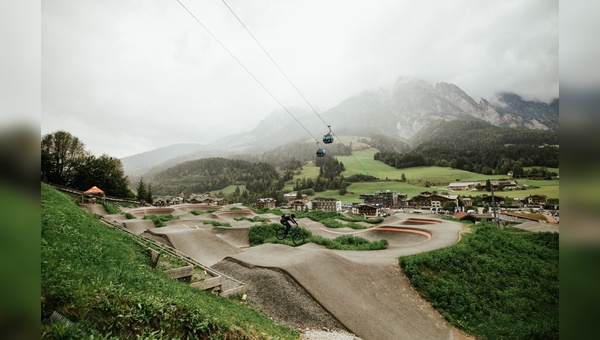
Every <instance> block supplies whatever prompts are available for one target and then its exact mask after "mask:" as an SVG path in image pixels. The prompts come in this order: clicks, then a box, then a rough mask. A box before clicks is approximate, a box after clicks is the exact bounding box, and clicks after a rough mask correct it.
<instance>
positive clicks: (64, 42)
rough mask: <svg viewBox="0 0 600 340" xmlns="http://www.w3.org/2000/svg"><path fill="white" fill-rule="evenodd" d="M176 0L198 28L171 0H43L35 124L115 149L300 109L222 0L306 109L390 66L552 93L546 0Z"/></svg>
mask: <svg viewBox="0 0 600 340" xmlns="http://www.w3.org/2000/svg"><path fill="white" fill-rule="evenodd" d="M180 1H181V3H182V4H183V5H184V6H185V7H187V9H188V10H189V11H190V12H191V13H193V15H194V16H195V17H196V18H197V19H198V21H200V23H201V24H202V25H203V26H204V27H206V29H208V31H210V33H209V32H208V31H207V30H205V29H204V28H203V27H202V25H201V24H200V23H198V21H196V19H194V17H193V16H192V15H190V13H188V12H187V11H186V9H185V8H184V7H183V6H182V5H181V4H180V3H179V2H178V1H177V0H161V1H159V0H103V1H98V0H77V1H73V0H49V1H43V2H42V9H41V19H42V21H41V29H42V38H41V43H42V44H41V56H42V58H41V63H42V64H41V68H42V78H41V79H42V89H41V91H42V95H41V98H42V101H41V133H42V135H43V134H46V133H51V132H54V131H57V130H66V131H68V132H70V133H71V134H73V135H75V136H77V137H79V138H80V139H81V140H82V141H83V142H84V143H85V145H86V148H87V149H88V150H89V151H91V152H92V153H94V154H96V155H98V156H99V155H101V154H104V153H106V154H108V155H110V156H114V157H119V158H121V157H126V156H130V155H134V154H137V153H141V152H145V151H150V150H153V149H156V148H159V147H163V146H167V145H171V144H175V143H183V142H193V143H208V142H211V141H213V140H215V139H217V138H219V137H222V136H226V135H230V134H233V133H238V132H244V131H249V130H250V129H252V128H254V127H255V126H256V125H257V123H258V122H259V121H260V120H261V119H263V118H265V117H266V116H267V115H269V114H270V113H271V112H272V111H274V110H277V109H281V106H280V105H279V104H278V102H277V101H279V102H281V103H282V104H283V105H284V106H286V107H288V108H290V107H296V108H301V109H304V110H307V111H310V112H312V110H311V109H310V107H308V106H307V104H306V103H305V102H304V100H303V99H302V98H301V97H300V95H299V94H298V93H297V92H296V90H295V89H294V88H293V87H292V85H290V84H289V83H288V81H287V80H286V79H285V78H284V76H283V75H282V74H281V73H280V72H279V71H278V70H277V68H276V67H275V66H274V65H273V63H272V62H271V61H270V60H269V58H268V57H267V56H266V55H265V53H264V52H263V51H262V50H261V49H260V47H259V46H258V45H257V44H256V42H255V41H254V40H253V39H252V37H251V36H250V35H249V34H248V32H247V31H246V30H245V29H244V26H242V25H241V24H240V22H239V21H238V20H237V19H236V17H235V16H234V14H232V12H231V11H230V10H229V9H228V7H227V6H226V4H227V5H228V6H229V7H230V8H231V9H232V10H233V12H234V13H235V14H236V15H237V17H239V19H240V20H241V21H242V22H243V24H244V25H245V26H246V27H247V28H248V30H249V31H250V32H251V33H252V34H253V35H254V37H256V39H257V40H258V41H259V42H260V43H261V44H262V46H263V47H264V48H265V49H266V50H267V51H268V53H269V54H270V56H271V57H272V58H273V59H274V60H275V61H276V62H277V64H278V65H279V66H280V67H281V69H283V71H284V72H285V74H286V75H287V76H288V77H289V78H290V79H291V80H292V81H293V83H294V84H295V85H296V87H297V88H298V89H299V90H300V91H301V93H302V94H303V95H304V96H305V97H306V99H307V100H308V101H309V102H310V103H311V105H312V106H313V107H315V108H316V110H317V111H318V112H324V111H326V110H327V109H329V108H331V107H333V106H335V105H337V104H339V103H340V102H341V101H343V100H345V99H347V98H349V97H351V96H353V95H356V94H358V93H360V92H362V91H365V90H367V91H372V90H377V89H379V88H384V89H386V90H391V89H392V86H393V84H394V82H395V81H396V80H397V79H398V78H399V77H401V76H403V77H409V78H420V79H424V80H427V81H430V82H431V83H436V82H441V81H444V82H449V83H453V84H456V85H457V86H459V87H460V88H462V89H463V90H464V91H466V92H467V93H468V94H469V95H470V96H472V97H473V98H474V99H475V100H476V101H479V99H480V98H481V97H483V98H486V99H492V98H493V96H494V94H495V93H497V92H500V91H511V92H515V93H517V94H519V95H521V96H523V97H524V98H525V99H529V100H539V101H544V102H548V101H550V100H551V99H553V98H555V97H557V96H558V80H559V75H558V68H559V67H558V63H559V60H558V46H559V31H558V28H559V25H558V20H559V12H558V7H559V6H558V1H557V0H551V1H549V0H527V1H523V0H506V1H481V0H453V1H444V0H439V1H434V0H419V1H389V0H387V1H383V0H364V1H363V0H361V1H349V0H327V1H323V0H279V1H274V0H254V1H242V0H225V1H221V0H202V1H200V0H194V1H192V0H180ZM211 34H212V35H214V36H215V37H216V38H217V39H219V41H220V42H221V43H222V44H223V45H224V46H225V47H226V48H227V49H228V50H229V51H230V52H231V54H233V55H234V56H235V58H236V59H237V60H239V61H240V62H241V63H242V64H243V65H244V67H245V68H247V69H248V70H249V71H250V72H251V73H252V74H253V75H254V76H255V77H256V78H257V79H258V80H259V81H260V82H261V83H262V84H263V85H264V87H266V88H267V89H268V91H270V92H271V93H272V94H273V96H274V97H275V98H276V99H277V101H276V100H275V99H273V98H272V97H271V95H269V93H268V92H267V91H266V90H265V89H264V88H263V87H262V86H261V85H259V83H257V81H256V80H255V79H253V77H252V76H250V75H249V74H248V72H247V71H246V70H245V69H244V68H243V67H242V66H240V64H239V63H238V62H237V61H236V60H235V59H234V58H233V57H232V56H231V55H230V54H229V53H228V52H227V50H225V49H224V48H223V47H222V46H221V45H220V44H219V42H218V41H217V40H215V39H214V38H213V37H212V36H211ZM315 119H318V117H315ZM328 123H331V124H332V125H333V126H335V122H328ZM299 128H301V127H299Z"/></svg>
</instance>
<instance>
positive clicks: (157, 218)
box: [144, 214, 179, 228]
mask: <svg viewBox="0 0 600 340" xmlns="http://www.w3.org/2000/svg"><path fill="white" fill-rule="evenodd" d="M144 219H145V220H152V222H154V225H155V226H156V227H157V228H160V227H164V226H165V225H166V224H165V222H168V221H172V220H178V219H179V217H177V216H173V215H171V214H167V215H146V216H144Z"/></svg>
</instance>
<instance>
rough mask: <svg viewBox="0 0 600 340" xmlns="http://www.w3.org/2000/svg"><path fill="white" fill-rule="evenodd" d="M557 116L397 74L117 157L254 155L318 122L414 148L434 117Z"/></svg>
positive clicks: (526, 124) (493, 120) (522, 125)
mask: <svg viewBox="0 0 600 340" xmlns="http://www.w3.org/2000/svg"><path fill="white" fill-rule="evenodd" d="M290 114H291V115H293V117H292V116H291V115H290ZM558 115H559V111H558V98H556V99H554V100H553V101H552V102H551V103H549V104H547V103H542V102H536V101H526V100H523V99H522V98H521V97H520V96H519V95H517V94H514V93H499V94H497V96H496V97H495V98H491V99H490V100H487V99H484V98H481V99H480V100H479V102H476V101H475V100H474V99H473V98H472V97H470V96H469V95H468V94H467V93H465V92H464V91H463V90H462V89H460V88H459V87H458V86H456V85H454V84H449V83H445V82H440V83H437V84H431V83H428V82H426V81H423V80H418V79H407V78H400V79H398V80H397V82H396V83H395V85H394V88H393V90H392V91H391V92H390V91H385V90H383V89H380V90H378V91H364V92H362V93H359V94H357V95H355V96H353V97H351V98H348V99H346V100H344V101H342V102H341V103H340V104H338V105H336V106H335V107H333V108H331V109H329V110H327V111H325V112H323V113H321V114H320V118H322V119H317V118H319V117H315V114H314V113H312V112H307V111H303V110H300V109H296V108H291V109H289V113H288V112H286V111H285V110H283V109H280V110H275V111H273V112H272V113H271V114H270V115H269V116H267V117H266V118H265V119H263V120H262V121H260V122H259V123H258V124H257V126H256V127H255V128H254V129H252V130H250V131H248V132H245V133H239V134H235V135H230V136H225V137H222V138H220V139H218V140H216V141H214V142H212V143H209V144H195V143H187V144H174V145H170V146H167V147H164V148H160V149H156V150H152V151H148V152H144V153H140V154H137V155H133V156H129V157H125V158H122V159H121V161H122V163H123V168H124V170H125V173H126V174H127V175H130V176H140V175H143V174H146V173H151V172H152V171H158V169H165V168H167V167H169V166H172V165H175V164H178V163H181V162H184V161H187V160H193V159H199V158H205V157H214V156H222V157H230V156H235V155H240V154H244V155H260V154H262V153H264V152H266V151H268V150H271V149H274V148H277V147H280V146H282V145H285V144H288V143H292V142H311V141H314V139H313V138H312V131H319V134H318V135H317V138H320V136H321V135H322V134H325V133H327V132H328V129H327V127H326V126H325V125H324V124H323V121H326V122H328V124H332V129H333V132H334V133H335V134H336V135H338V136H341V135H353V136H364V137H371V136H382V137H386V138H391V139H395V140H398V141H399V142H402V143H406V144H407V145H409V146H410V147H416V146H418V144H419V143H421V142H423V141H425V140H426V138H427V136H422V135H420V134H419V133H420V132H421V133H422V132H423V131H426V127H428V126H430V125H431V124H432V123H439V122H440V121H473V120H475V121H484V122H487V123H489V124H491V125H494V126H499V127H509V128H519V129H533V130H550V131H558ZM299 123H300V124H301V126H300V124H299ZM309 131H311V133H309ZM153 169H154V170H153Z"/></svg>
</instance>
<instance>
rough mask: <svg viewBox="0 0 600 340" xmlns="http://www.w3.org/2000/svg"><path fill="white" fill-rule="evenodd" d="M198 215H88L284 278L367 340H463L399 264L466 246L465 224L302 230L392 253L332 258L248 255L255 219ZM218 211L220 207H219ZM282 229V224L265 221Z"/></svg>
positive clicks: (280, 248)
mask: <svg viewBox="0 0 600 340" xmlns="http://www.w3.org/2000/svg"><path fill="white" fill-rule="evenodd" d="M232 207H233V205H231V206H223V207H216V208H220V210H219V211H217V212H213V213H205V214H202V215H193V214H191V213H190V211H192V210H208V209H205V208H206V206H200V205H177V206H171V207H166V208H152V207H146V208H138V209H132V210H128V212H129V213H131V214H133V215H134V216H136V217H138V218H137V219H132V220H127V219H126V218H125V217H124V215H122V214H121V215H108V214H107V212H106V211H105V210H104V208H103V207H102V206H101V205H94V206H89V207H88V209H89V210H90V211H92V212H94V213H96V214H99V215H103V216H104V218H106V219H109V220H113V221H115V222H120V223H122V224H123V226H124V227H125V228H127V229H128V230H130V231H131V232H133V233H136V234H141V233H151V234H154V235H160V236H162V237H166V238H167V239H168V241H169V242H170V243H171V245H172V246H173V247H174V248H176V249H177V250H179V251H181V252H183V253H185V254H187V255H188V256H190V257H192V258H194V259H195V260H197V261H199V262H201V263H203V264H205V265H207V266H212V265H214V264H216V263H219V262H220V261H222V260H224V259H228V260H229V259H233V260H235V261H238V262H241V263H243V264H245V265H246V266H247V267H258V268H267V269H274V270H278V271H283V272H285V273H286V274H288V275H289V276H290V277H291V278H292V279H293V280H294V281H296V282H297V283H298V284H299V285H300V286H301V287H303V288H304V289H305V290H306V291H307V292H308V294H310V295H311V296H312V297H313V298H314V299H315V300H316V301H318V303H319V304H321V306H323V308H324V309H325V310H327V311H328V312H329V313H331V314H332V315H333V316H334V317H335V318H337V319H338V320H339V321H340V322H341V323H342V324H343V325H344V326H345V327H347V328H348V330H350V331H351V332H353V333H354V334H356V335H357V336H359V337H361V338H362V339H366V340H367V339H377V340H379V339H465V338H467V337H466V336H465V335H464V334H463V333H461V332H459V331H458V330H457V329H455V328H454V327H452V326H451V325H450V324H448V323H447V322H446V321H445V320H444V319H443V317H442V316H441V315H440V314H439V313H438V312H437V311H435V310H434V309H433V308H432V307H431V305H429V304H428V303H427V302H426V301H425V300H424V299H422V298H421V297H420V296H419V295H418V293H417V292H416V291H415V290H414V289H413V288H412V286H411V285H410V283H409V282H408V279H407V278H406V277H405V275H404V274H403V272H402V270H401V269H400V266H399V265H398V257H399V256H404V255H411V254H417V253H422V252H427V251H432V250H435V249H440V248H444V247H448V246H450V245H452V244H454V243H456V242H457V241H458V240H459V238H460V232H461V230H462V226H461V225H460V224H459V223H455V222H451V221H445V220H441V219H436V218H427V217H426V216H423V215H411V214H396V215H393V216H391V217H387V218H386V219H385V220H384V222H383V223H381V224H380V225H378V226H377V227H372V228H369V229H365V230H354V229H351V228H339V229H329V228H326V227H325V226H324V225H323V224H321V223H318V222H314V221H312V220H310V219H306V218H305V219H300V220H299V221H298V222H299V224H300V226H302V227H304V228H306V229H309V230H310V231H311V232H312V233H313V234H314V235H320V236H323V237H330V238H335V237H338V236H341V235H344V234H352V235H357V236H361V237H363V238H366V239H369V240H380V239H386V240H388V242H389V246H388V247H387V249H384V250H377V251H340V250H329V249H326V248H324V247H322V246H319V245H316V244H314V243H307V244H304V245H302V246H299V247H290V246H286V245H281V244H264V245H260V246H256V247H249V244H248V231H249V228H250V227H251V226H252V225H254V224H256V222H251V221H247V220H240V221H236V220H235V218H236V217H248V218H252V217H254V216H256V215H255V214H254V213H253V212H252V211H250V210H247V209H245V208H243V207H242V209H241V210H237V209H236V210H229V209H230V208H232ZM237 207H241V206H237ZM213 209H214V207H213ZM149 214H172V215H174V216H178V217H179V219H178V220H173V221H169V222H166V225H167V226H166V227H162V228H155V227H154V225H153V224H152V222H151V221H150V220H143V219H142V218H143V216H145V215H149ZM260 217H266V218H268V219H269V220H270V221H272V222H275V223H278V222H279V216H277V215H273V214H262V215H260ZM205 220H218V221H221V222H228V223H230V224H231V225H232V227H215V226H213V225H211V224H204V223H203V222H204V221H205Z"/></svg>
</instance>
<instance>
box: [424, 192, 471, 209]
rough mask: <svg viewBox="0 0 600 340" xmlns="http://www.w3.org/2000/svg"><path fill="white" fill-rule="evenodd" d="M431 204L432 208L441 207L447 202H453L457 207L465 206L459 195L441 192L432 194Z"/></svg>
mask: <svg viewBox="0 0 600 340" xmlns="http://www.w3.org/2000/svg"><path fill="white" fill-rule="evenodd" d="M430 199H431V204H430V207H431V208H432V209H436V208H437V209H441V208H442V207H443V206H444V204H446V202H453V203H454V205H455V206H457V207H464V206H465V204H464V203H463V201H462V199H461V198H460V197H459V196H458V195H441V194H432V195H431V196H430Z"/></svg>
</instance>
